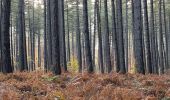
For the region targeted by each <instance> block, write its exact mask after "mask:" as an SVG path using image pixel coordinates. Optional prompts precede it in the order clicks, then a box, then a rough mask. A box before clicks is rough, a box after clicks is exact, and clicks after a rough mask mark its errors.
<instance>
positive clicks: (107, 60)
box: [103, 0, 112, 73]
mask: <svg viewBox="0 0 170 100" xmlns="http://www.w3.org/2000/svg"><path fill="white" fill-rule="evenodd" d="M104 12H105V13H104V14H105V17H104V26H105V30H104V35H103V36H104V42H103V43H104V48H103V49H104V62H105V63H104V67H105V68H106V69H107V70H106V71H107V72H108V73H110V72H111V71H112V66H111V58H110V42H109V25H108V10H107V0H104Z"/></svg>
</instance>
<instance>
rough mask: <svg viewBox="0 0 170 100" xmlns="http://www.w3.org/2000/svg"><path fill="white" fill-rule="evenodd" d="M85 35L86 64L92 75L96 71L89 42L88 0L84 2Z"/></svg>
mask: <svg viewBox="0 0 170 100" xmlns="http://www.w3.org/2000/svg"><path fill="white" fill-rule="evenodd" d="M83 33H84V36H85V51H86V64H87V68H88V72H89V73H91V72H93V71H94V69H93V64H92V54H91V47H90V40H89V29H88V10H87V0H83Z"/></svg>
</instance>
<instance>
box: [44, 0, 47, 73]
mask: <svg viewBox="0 0 170 100" xmlns="http://www.w3.org/2000/svg"><path fill="white" fill-rule="evenodd" d="M47 59H48V54H47V0H44V69H45V72H47V64H48V61H47Z"/></svg>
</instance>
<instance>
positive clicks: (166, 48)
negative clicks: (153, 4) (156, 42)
mask: <svg viewBox="0 0 170 100" xmlns="http://www.w3.org/2000/svg"><path fill="white" fill-rule="evenodd" d="M165 7H166V5H165V0H163V15H164V28H165V69H168V67H169V64H168V47H167V46H168V36H167V34H168V33H167V22H166V21H167V20H166V9H165Z"/></svg>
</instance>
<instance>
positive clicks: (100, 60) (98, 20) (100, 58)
mask: <svg viewBox="0 0 170 100" xmlns="http://www.w3.org/2000/svg"><path fill="white" fill-rule="evenodd" d="M96 2H97V3H96V9H97V12H96V16H97V31H98V41H99V51H98V59H99V60H98V64H99V69H100V71H101V73H104V66H103V49H102V44H103V42H102V34H101V18H100V11H99V0H96Z"/></svg>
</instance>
